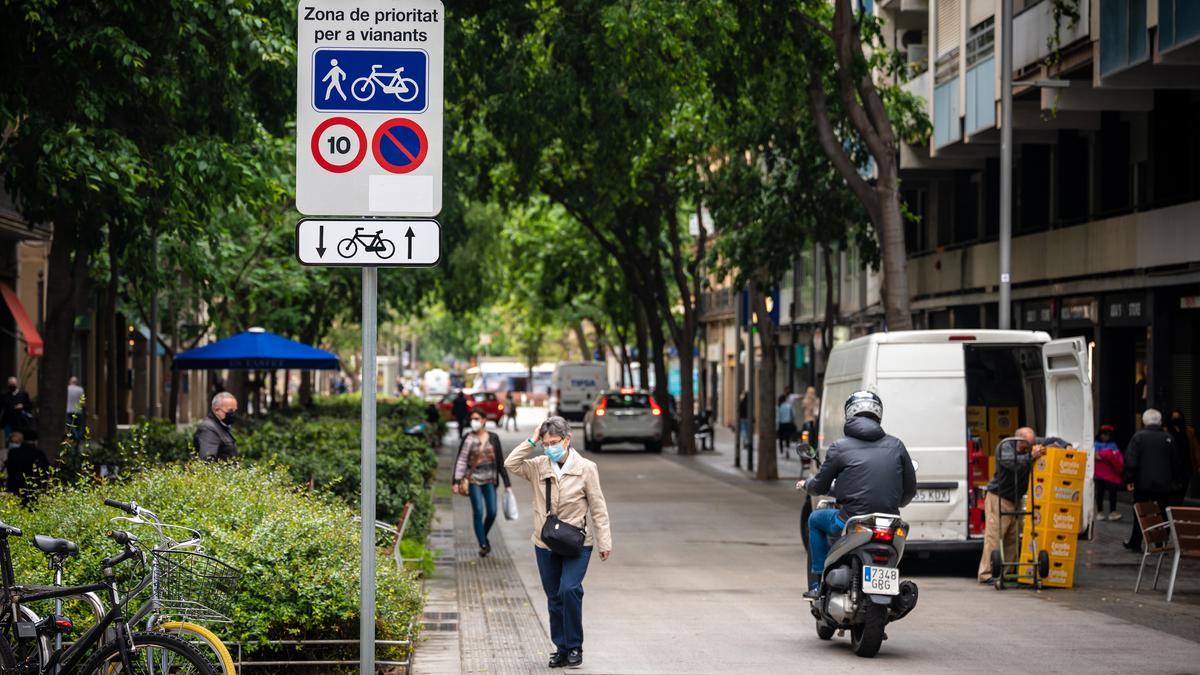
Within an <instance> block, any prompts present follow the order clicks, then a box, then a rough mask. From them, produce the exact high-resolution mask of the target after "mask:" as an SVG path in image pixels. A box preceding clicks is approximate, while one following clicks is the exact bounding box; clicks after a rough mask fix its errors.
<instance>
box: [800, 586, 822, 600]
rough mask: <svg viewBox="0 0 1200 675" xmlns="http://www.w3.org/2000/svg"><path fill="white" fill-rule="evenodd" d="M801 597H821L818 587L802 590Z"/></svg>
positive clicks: (810, 598) (811, 598) (808, 598)
mask: <svg viewBox="0 0 1200 675" xmlns="http://www.w3.org/2000/svg"><path fill="white" fill-rule="evenodd" d="M803 597H804V598H805V599H806V600H816V599H817V598H819V597H821V591H820V589H818V588H810V589H808V590H807V591H804V595H803Z"/></svg>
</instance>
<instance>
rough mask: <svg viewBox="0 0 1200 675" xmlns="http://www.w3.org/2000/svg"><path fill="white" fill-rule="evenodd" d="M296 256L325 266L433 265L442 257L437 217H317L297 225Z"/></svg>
mask: <svg viewBox="0 0 1200 675" xmlns="http://www.w3.org/2000/svg"><path fill="white" fill-rule="evenodd" d="M296 257H297V258H299V259H300V262H301V263H303V264H305V265H320V266H325V267H433V266H435V265H437V264H438V262H439V261H440V260H441V258H442V226H441V225H439V224H438V222H437V221H436V220H369V219H368V220H317V219H311V220H310V219H305V220H302V221H300V224H298V225H296Z"/></svg>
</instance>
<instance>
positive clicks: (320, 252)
mask: <svg viewBox="0 0 1200 675" xmlns="http://www.w3.org/2000/svg"><path fill="white" fill-rule="evenodd" d="M317 257H318V258H324V257H325V226H324V225H322V226H321V229H320V232H319V233H318V234H317Z"/></svg>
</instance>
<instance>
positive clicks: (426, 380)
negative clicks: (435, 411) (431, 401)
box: [421, 368, 450, 398]
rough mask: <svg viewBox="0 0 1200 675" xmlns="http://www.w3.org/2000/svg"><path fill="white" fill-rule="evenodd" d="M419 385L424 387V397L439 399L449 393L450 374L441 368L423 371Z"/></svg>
mask: <svg viewBox="0 0 1200 675" xmlns="http://www.w3.org/2000/svg"><path fill="white" fill-rule="evenodd" d="M421 384H422V385H423V386H424V389H425V395H426V396H428V397H431V398H433V397H441V396H445V395H446V394H449V393H450V373H448V372H446V371H444V370H442V369H441V368H432V369H430V370H427V371H425V375H424V376H422V378H421Z"/></svg>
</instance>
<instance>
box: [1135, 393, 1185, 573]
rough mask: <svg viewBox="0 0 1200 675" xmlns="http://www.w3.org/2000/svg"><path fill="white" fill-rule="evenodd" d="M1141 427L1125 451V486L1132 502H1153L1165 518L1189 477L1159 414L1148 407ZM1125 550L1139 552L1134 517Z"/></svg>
mask: <svg viewBox="0 0 1200 675" xmlns="http://www.w3.org/2000/svg"><path fill="white" fill-rule="evenodd" d="M1142 425H1143V427H1142V430H1141V431H1139V432H1137V433H1136V434H1134V435H1133V438H1131V439H1129V447H1128V448H1126V449H1125V483H1126V485H1125V487H1126V488H1128V489H1129V491H1130V492H1132V493H1133V501H1134V503H1140V502H1154V503H1155V504H1158V508H1159V510H1161V511H1162V513H1163V518H1166V517H1167V507H1168V506H1177V505H1178V502H1176V501H1175V500H1176V497H1177V496H1178V495H1179V494H1180V490H1179V487H1180V485H1182V484H1185V483H1184V481H1185V480H1187V478H1190V476H1187V475H1186V473H1187V468H1186V467H1185V466H1182V462H1181V459H1180V453H1179V451H1178V448H1176V447H1175V439H1174V438H1173V437H1172V436H1171V434H1169V433H1167V431H1165V430H1164V429H1163V428H1162V413H1160V412H1159V411H1157V410H1155V409H1154V408H1148V409H1147V410H1146V412H1144V413H1142ZM1125 548H1127V549H1129V550H1131V551H1138V552H1140V551H1141V550H1142V528H1141V526H1140V525H1139V524H1138V522H1137V519H1136V518H1135V519H1134V521H1133V531H1132V532H1131V533H1130V534H1129V541H1127V542H1125Z"/></svg>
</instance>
